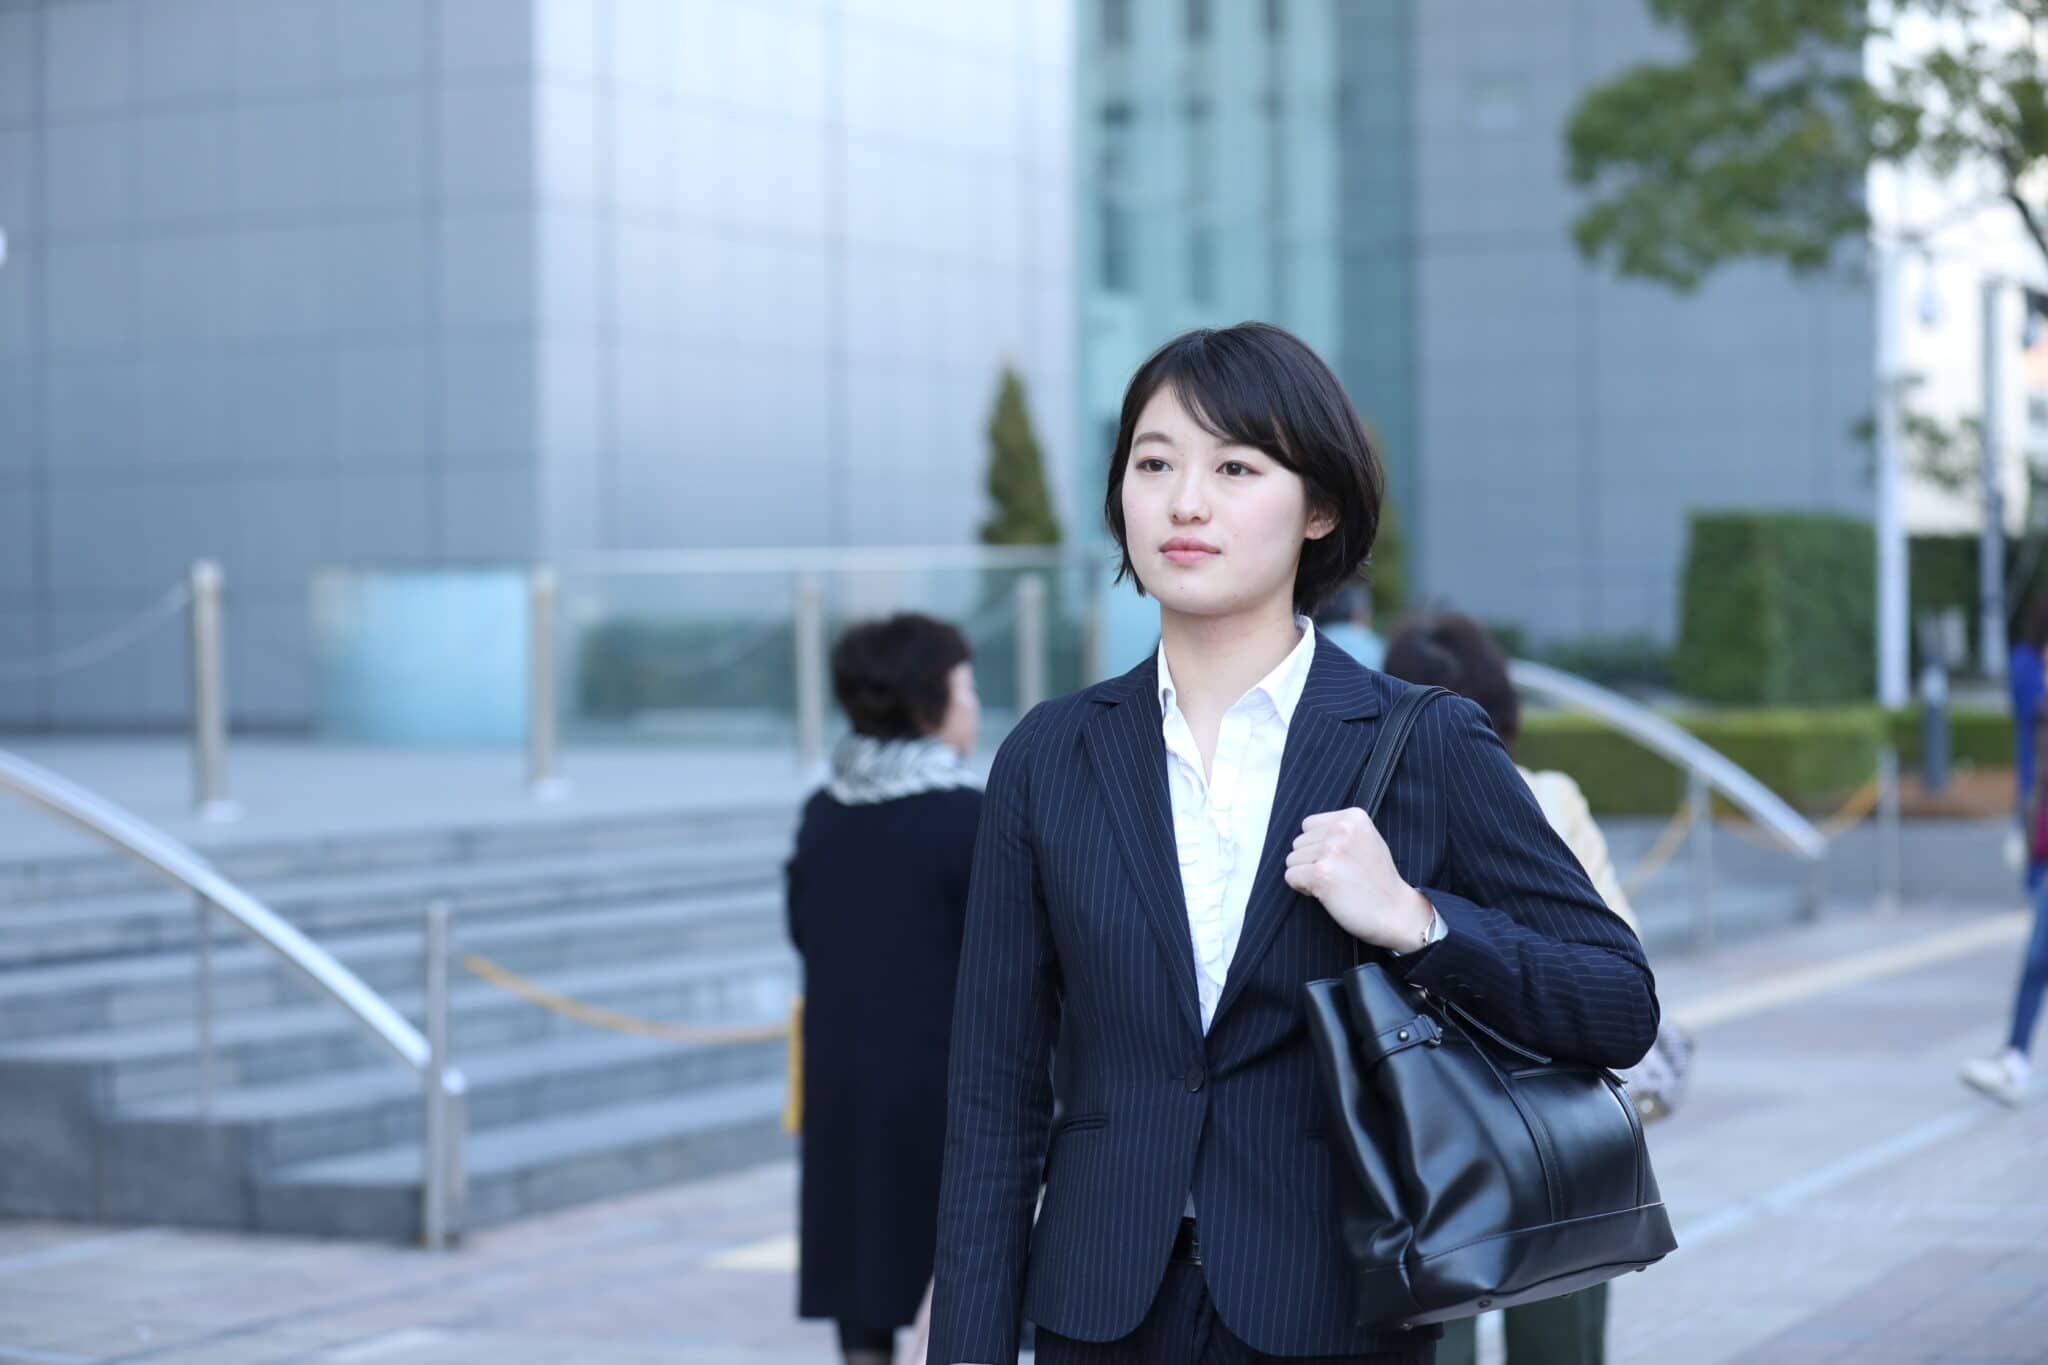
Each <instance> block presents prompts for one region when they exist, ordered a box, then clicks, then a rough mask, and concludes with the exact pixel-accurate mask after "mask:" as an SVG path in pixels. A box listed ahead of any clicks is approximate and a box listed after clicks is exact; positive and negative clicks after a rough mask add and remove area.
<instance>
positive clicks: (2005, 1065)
mask: <svg viewBox="0 0 2048 1365" xmlns="http://www.w3.org/2000/svg"><path fill="white" fill-rule="evenodd" d="M2032 1070H2033V1068H2032V1067H2031V1066H2030V1065H2029V1064H2028V1062H2027V1056H2026V1054H2025V1053H2023V1052H2016V1051H2014V1050H2013V1049H2012V1048H2007V1049H2006V1050H2005V1051H2003V1052H2001V1053H1999V1054H1998V1055H1997V1056H1996V1057H1978V1058H1975V1059H1973V1060H1971V1061H1967V1062H1965V1063H1963V1084H1964V1085H1967V1086H1969V1087H1970V1088H1971V1089H1972V1090H1976V1091H1979V1092H1980V1093H1982V1094H1985V1095H1989V1096H1990V1097H1991V1098H1992V1099H1994V1100H1997V1101H1998V1102H1999V1103H2000V1104H2003V1105H2008V1106H2010V1107H2012V1108H2014V1109H2017V1108H2018V1107H2019V1106H2020V1103H2021V1102H2022V1101H2023V1100H2025V1099H2026V1097H2027V1082H2028V1081H2029V1080H2030V1079H2031V1078H2032V1077H2031V1075H2030V1073H2031V1072H2032Z"/></svg>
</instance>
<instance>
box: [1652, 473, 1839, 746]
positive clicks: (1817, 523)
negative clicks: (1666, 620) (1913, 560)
mask: <svg viewBox="0 0 2048 1365" xmlns="http://www.w3.org/2000/svg"><path fill="white" fill-rule="evenodd" d="M1875 555H1876V542H1875V540H1874V539H1873V538H1872V535H1871V530H1870V526H1869V525H1868V523H1865V522H1860V521H1855V520H1852V519H1850V518H1848V517H1832V516H1817V515H1806V514H1791V513H1775V512H1773V513H1761V512H1711V513H1710V512H1696V513H1694V514H1693V517H1692V523H1691V530H1690V533H1689V535H1688V538H1687V545H1686V557H1685V571H1684V577H1683V580H1682V586H1681V588H1680V603H1679V627H1678V644H1677V647H1676V649H1674V650H1673V652H1672V658H1671V677H1672V681H1673V683H1674V684H1675V685H1676V687H1677V688H1678V690H1679V691H1681V692H1683V693H1685V694H1686V695H1688V696H1693V697H1698V698H1700V699H1701V700H1703V701H1711V702H1718V703H1720V704H1722V705H1729V706H1812V705H1817V704H1825V703H1829V702H1848V701H1856V700H1859V699H1861V698H1864V697H1867V696H1869V695H1870V694H1871V691H1872V688H1873V685H1874V683H1875V677H1874V673H1875V668H1876V663H1875V650H1876V643H1875V641H1876V637H1875V633H1874V632H1875V617H1876V603H1875V590H1874V583H1873V579H1874V577H1875V568H1874V560H1875Z"/></svg>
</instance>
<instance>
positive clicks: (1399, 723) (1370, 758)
mask: <svg viewBox="0 0 2048 1365" xmlns="http://www.w3.org/2000/svg"><path fill="white" fill-rule="evenodd" d="M1455 695H1456V693H1454V692H1452V691H1451V690H1450V689H1449V688H1448V687H1411V688H1409V689H1408V690H1407V691H1406V692H1403V693H1402V694H1401V698H1400V700H1399V701H1396V702H1395V703H1394V709H1393V710H1392V711H1390V712H1388V713H1387V718H1386V720H1385V722H1383V723H1382V724H1381V726H1380V733H1379V737H1378V738H1376V739H1374V740H1373V742H1372V753H1371V754H1369V755H1367V757H1366V760H1365V771H1363V772H1361V773H1360V774H1359V775H1358V785H1357V786H1356V787H1354V788H1353V789H1352V792H1351V804H1352V805H1354V806H1356V807H1358V808H1359V809H1360V810H1362V811H1364V812H1365V813H1366V814H1367V815H1370V816H1371V817H1373V819H1375V820H1377V819H1379V814H1380V803H1381V802H1382V801H1385V800H1386V799H1387V788H1388V787H1391V786H1392V785H1393V784H1394V768H1395V766H1396V765H1398V764H1399V763H1400V761H1401V751H1402V750H1403V749H1405V748H1407V747H1408V736H1409V735H1410V734H1412V733H1413V732H1414V730H1415V722H1416V721H1418V720H1420V719H1421V718H1422V708H1423V707H1425V706H1427V705H1429V704H1430V703H1431V702H1433V701H1435V700H1436V699H1437V698H1438V697H1450V696H1455Z"/></svg>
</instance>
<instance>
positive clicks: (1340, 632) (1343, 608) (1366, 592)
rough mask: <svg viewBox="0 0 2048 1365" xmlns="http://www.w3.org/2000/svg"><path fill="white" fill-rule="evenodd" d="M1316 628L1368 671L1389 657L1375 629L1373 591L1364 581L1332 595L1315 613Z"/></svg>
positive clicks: (1377, 666) (1351, 583) (1347, 586)
mask: <svg viewBox="0 0 2048 1365" xmlns="http://www.w3.org/2000/svg"><path fill="white" fill-rule="evenodd" d="M1316 629H1318V630H1320V631H1322V633H1323V634H1324V635H1327V636H1328V637H1329V638H1330V643H1332V644H1334V645H1336V646H1337V648H1339V649H1341V650H1343V651H1344V652H1345V653H1346V654H1349V655H1350V656H1351V657H1352V658H1354V659H1356V660H1358V662H1360V663H1362V664H1364V665H1365V666H1366V667H1367V668H1379V667H1381V666H1382V664H1383V662H1384V660H1385V658H1386V653H1387V651H1386V646H1385V645H1384V644H1382V643H1381V642H1380V637H1379V636H1378V635H1377V634H1375V633H1374V632H1373V628H1372V590H1371V589H1369V588H1368V587H1366V585H1365V584H1364V583H1362V582H1358V581H1353V582H1350V583H1347V584H1345V585H1344V586H1343V587H1341V588H1339V589H1337V591H1336V592H1334V593H1332V594H1331V595H1330V600H1329V601H1328V602H1326V603H1324V604H1323V607H1322V609H1321V610H1320V611H1318V612H1317V613H1316Z"/></svg>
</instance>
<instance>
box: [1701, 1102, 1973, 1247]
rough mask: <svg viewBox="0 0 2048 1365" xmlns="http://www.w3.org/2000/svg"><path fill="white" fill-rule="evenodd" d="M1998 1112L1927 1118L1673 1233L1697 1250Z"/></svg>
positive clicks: (1956, 1111) (1970, 1107)
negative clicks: (1724, 1235) (1750, 1223)
mask: <svg viewBox="0 0 2048 1365" xmlns="http://www.w3.org/2000/svg"><path fill="white" fill-rule="evenodd" d="M2002 1112H2004V1111H2002V1110H1999V1109H1997V1108H1994V1107H1993V1106H1992V1104H1991V1103H1990V1102H1989V1101H1984V1102H1981V1103H1976V1104H1970V1105H1967V1106H1965V1107H1963V1108H1961V1109H1954V1110H1951V1111H1949V1112H1948V1113H1946V1114H1943V1115H1942V1116H1941V1117H1940V1118H1936V1119H1929V1120H1928V1121H1927V1122H1925V1123H1923V1124H1920V1125H1918V1126H1917V1127H1913V1128H1908V1129H1907V1130H1906V1131H1905V1132H1903V1133H1900V1134H1898V1135H1897V1136H1896V1137H1890V1138H1887V1139H1885V1140H1884V1141H1883V1142H1878V1143H1873V1144H1871V1145H1870V1146H1868V1147H1864V1148H1862V1149H1860V1150H1858V1151H1854V1152H1851V1153H1849V1154H1848V1155H1847V1156H1844V1157H1841V1158H1838V1159H1837V1160H1834V1161H1830V1162H1829V1163H1828V1164H1827V1165H1825V1166H1821V1167H1819V1168H1817V1169H1815V1170H1811V1171H1808V1172H1807V1173H1806V1174H1805V1175H1801V1176H1795V1177H1793V1178H1792V1179H1791V1180H1787V1181H1785V1182H1784V1183H1783V1184H1780V1185H1774V1186H1773V1187H1771V1188H1770V1189H1768V1190H1765V1191H1764V1192H1763V1193H1762V1194H1759V1195H1757V1196H1755V1197H1754V1198H1750V1199H1745V1200H1743V1201H1741V1202H1740V1203H1737V1204H1734V1205H1731V1206H1730V1207H1728V1208H1725V1209H1723V1210H1721V1211H1720V1212H1719V1213H1711V1214H1708V1215H1706V1216H1705V1217H1704V1218H1699V1219H1696V1220H1695V1221H1693V1222H1690V1223H1687V1224H1685V1225H1683V1226H1682V1227H1680V1228H1679V1229H1678V1230H1677V1237H1678V1245H1679V1248H1680V1249H1681V1250H1684V1249H1687V1248H1690V1247H1696V1246H1699V1245H1700V1244H1701V1243H1703V1242H1711V1241H1713V1240H1714V1239H1715V1238H1717V1237H1720V1236H1722V1235H1723V1234H1725V1233H1728V1232H1732V1231H1733V1230H1735V1229H1736V1228H1739V1227H1741V1226H1742V1225H1743V1224H1744V1223H1748V1222H1750V1221H1752V1220H1754V1219H1757V1218H1760V1217H1762V1216H1763V1215H1765V1214H1767V1213H1784V1212H1786V1211H1787V1210H1789V1209H1792V1208H1795V1207H1797V1206H1798V1205H1799V1204H1800V1203H1802V1202H1804V1201H1805V1200H1808V1199H1811V1198H1812V1197H1813V1196H1815V1195H1817V1194H1822V1193H1825V1192H1826V1191H1828V1190H1831V1189H1834V1188H1835V1187H1836V1186H1838V1185H1842V1184H1845V1183H1847V1182H1848V1181H1851V1180H1854V1179H1855V1178H1856V1177H1857V1176H1859V1175H1864V1174H1866V1173H1868V1172H1870V1171H1874V1170H1876V1169H1878V1168H1879V1167H1880V1166H1883V1165H1886V1164H1887V1163H1889V1162H1893V1161H1896V1160H1898V1159H1899V1158H1901V1157H1904V1156H1910V1155H1912V1154H1913V1153H1914V1152H1917V1151H1920V1150H1921V1149H1922V1148H1925V1147H1932V1146H1933V1145H1934V1144H1935V1143H1937V1142H1941V1141H1943V1140H1944V1139H1946V1138H1951V1137H1954V1136H1955V1135H1956V1134H1958V1133H1961V1132H1964V1131H1966V1130H1967V1129H1970V1128H1974V1127H1976V1126H1977V1125H1978V1124H1980V1123H1982V1122H1983V1121H1984V1120H1985V1119H1987V1118H1990V1117H1992V1116H1993V1115H1995V1114H1999V1113H2002Z"/></svg>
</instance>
